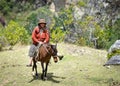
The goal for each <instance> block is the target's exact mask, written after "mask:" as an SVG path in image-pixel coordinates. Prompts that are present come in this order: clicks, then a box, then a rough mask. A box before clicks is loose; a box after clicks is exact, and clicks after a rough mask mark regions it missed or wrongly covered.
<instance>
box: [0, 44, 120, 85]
mask: <svg viewBox="0 0 120 86" xmlns="http://www.w3.org/2000/svg"><path fill="white" fill-rule="evenodd" d="M58 49H59V52H60V53H61V54H63V55H64V56H65V57H64V59H63V60H62V61H59V62H58V63H54V62H53V60H52V59H51V64H50V65H49V69H48V80H47V81H42V80H41V79H40V78H38V79H35V78H34V77H32V75H31V68H27V67H26V66H25V65H26V64H27V63H28V56H27V54H28V50H29V47H28V46H21V47H19V46H18V47H15V48H14V50H13V51H4V52H0V58H1V59H0V86H109V85H110V83H112V82H117V81H118V82H120V77H119V75H120V67H119V66H112V67H111V68H110V69H107V68H105V67H103V64H104V63H105V62H106V58H105V56H106V54H107V52H106V51H104V50H95V49H92V48H88V47H78V46H75V45H70V44H69V45H67V44H63V43H61V44H58ZM38 72H39V76H40V74H41V68H40V64H38ZM111 86H112V85H111Z"/></svg>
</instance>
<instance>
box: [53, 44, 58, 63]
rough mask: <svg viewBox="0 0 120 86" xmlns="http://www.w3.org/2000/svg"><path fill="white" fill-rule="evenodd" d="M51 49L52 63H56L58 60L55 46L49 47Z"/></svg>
mask: <svg viewBox="0 0 120 86" xmlns="http://www.w3.org/2000/svg"><path fill="white" fill-rule="evenodd" d="M51 49H52V53H51V55H52V56H53V59H54V62H55V63H56V62H58V58H57V53H58V51H57V45H51Z"/></svg>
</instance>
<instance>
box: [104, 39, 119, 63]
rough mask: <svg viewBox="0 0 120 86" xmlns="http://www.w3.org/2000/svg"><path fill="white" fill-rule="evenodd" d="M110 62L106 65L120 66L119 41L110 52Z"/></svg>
mask: <svg viewBox="0 0 120 86" xmlns="http://www.w3.org/2000/svg"><path fill="white" fill-rule="evenodd" d="M107 56H108V59H109V60H108V61H107V62H106V63H105V65H118V64H120V40H117V41H116V42H115V43H114V44H113V45H112V46H111V47H110V49H109V50H108V55H107Z"/></svg>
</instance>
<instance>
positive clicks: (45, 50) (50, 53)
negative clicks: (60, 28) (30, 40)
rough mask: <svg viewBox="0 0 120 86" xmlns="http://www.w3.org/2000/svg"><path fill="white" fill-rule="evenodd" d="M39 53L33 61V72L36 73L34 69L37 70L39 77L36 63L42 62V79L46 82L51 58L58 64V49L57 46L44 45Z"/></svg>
mask: <svg viewBox="0 0 120 86" xmlns="http://www.w3.org/2000/svg"><path fill="white" fill-rule="evenodd" d="M38 51H39V52H38V53H39V54H38V57H37V58H34V59H33V67H32V71H33V72H34V69H35V75H36V76H38V73H37V65H36V62H37V61H40V62H41V67H42V75H41V79H42V80H46V79H47V77H46V75H47V69H48V64H49V61H50V59H51V57H53V59H54V62H58V58H57V48H56V45H51V44H42V45H41V46H40V48H39V50H38ZM44 63H45V65H46V66H45V67H44Z"/></svg>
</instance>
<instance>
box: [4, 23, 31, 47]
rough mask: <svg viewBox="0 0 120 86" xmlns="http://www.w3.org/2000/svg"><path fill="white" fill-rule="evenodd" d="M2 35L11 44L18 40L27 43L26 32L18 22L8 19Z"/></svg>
mask: <svg viewBox="0 0 120 86" xmlns="http://www.w3.org/2000/svg"><path fill="white" fill-rule="evenodd" d="M4 37H5V38H6V39H7V41H8V42H9V44H10V45H11V46H13V45H15V44H16V43H18V42H21V43H28V37H29V35H28V33H27V31H26V30H25V28H24V27H21V26H20V25H19V24H18V23H16V22H14V21H10V23H9V24H8V26H7V27H6V29H5V30H4Z"/></svg>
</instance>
